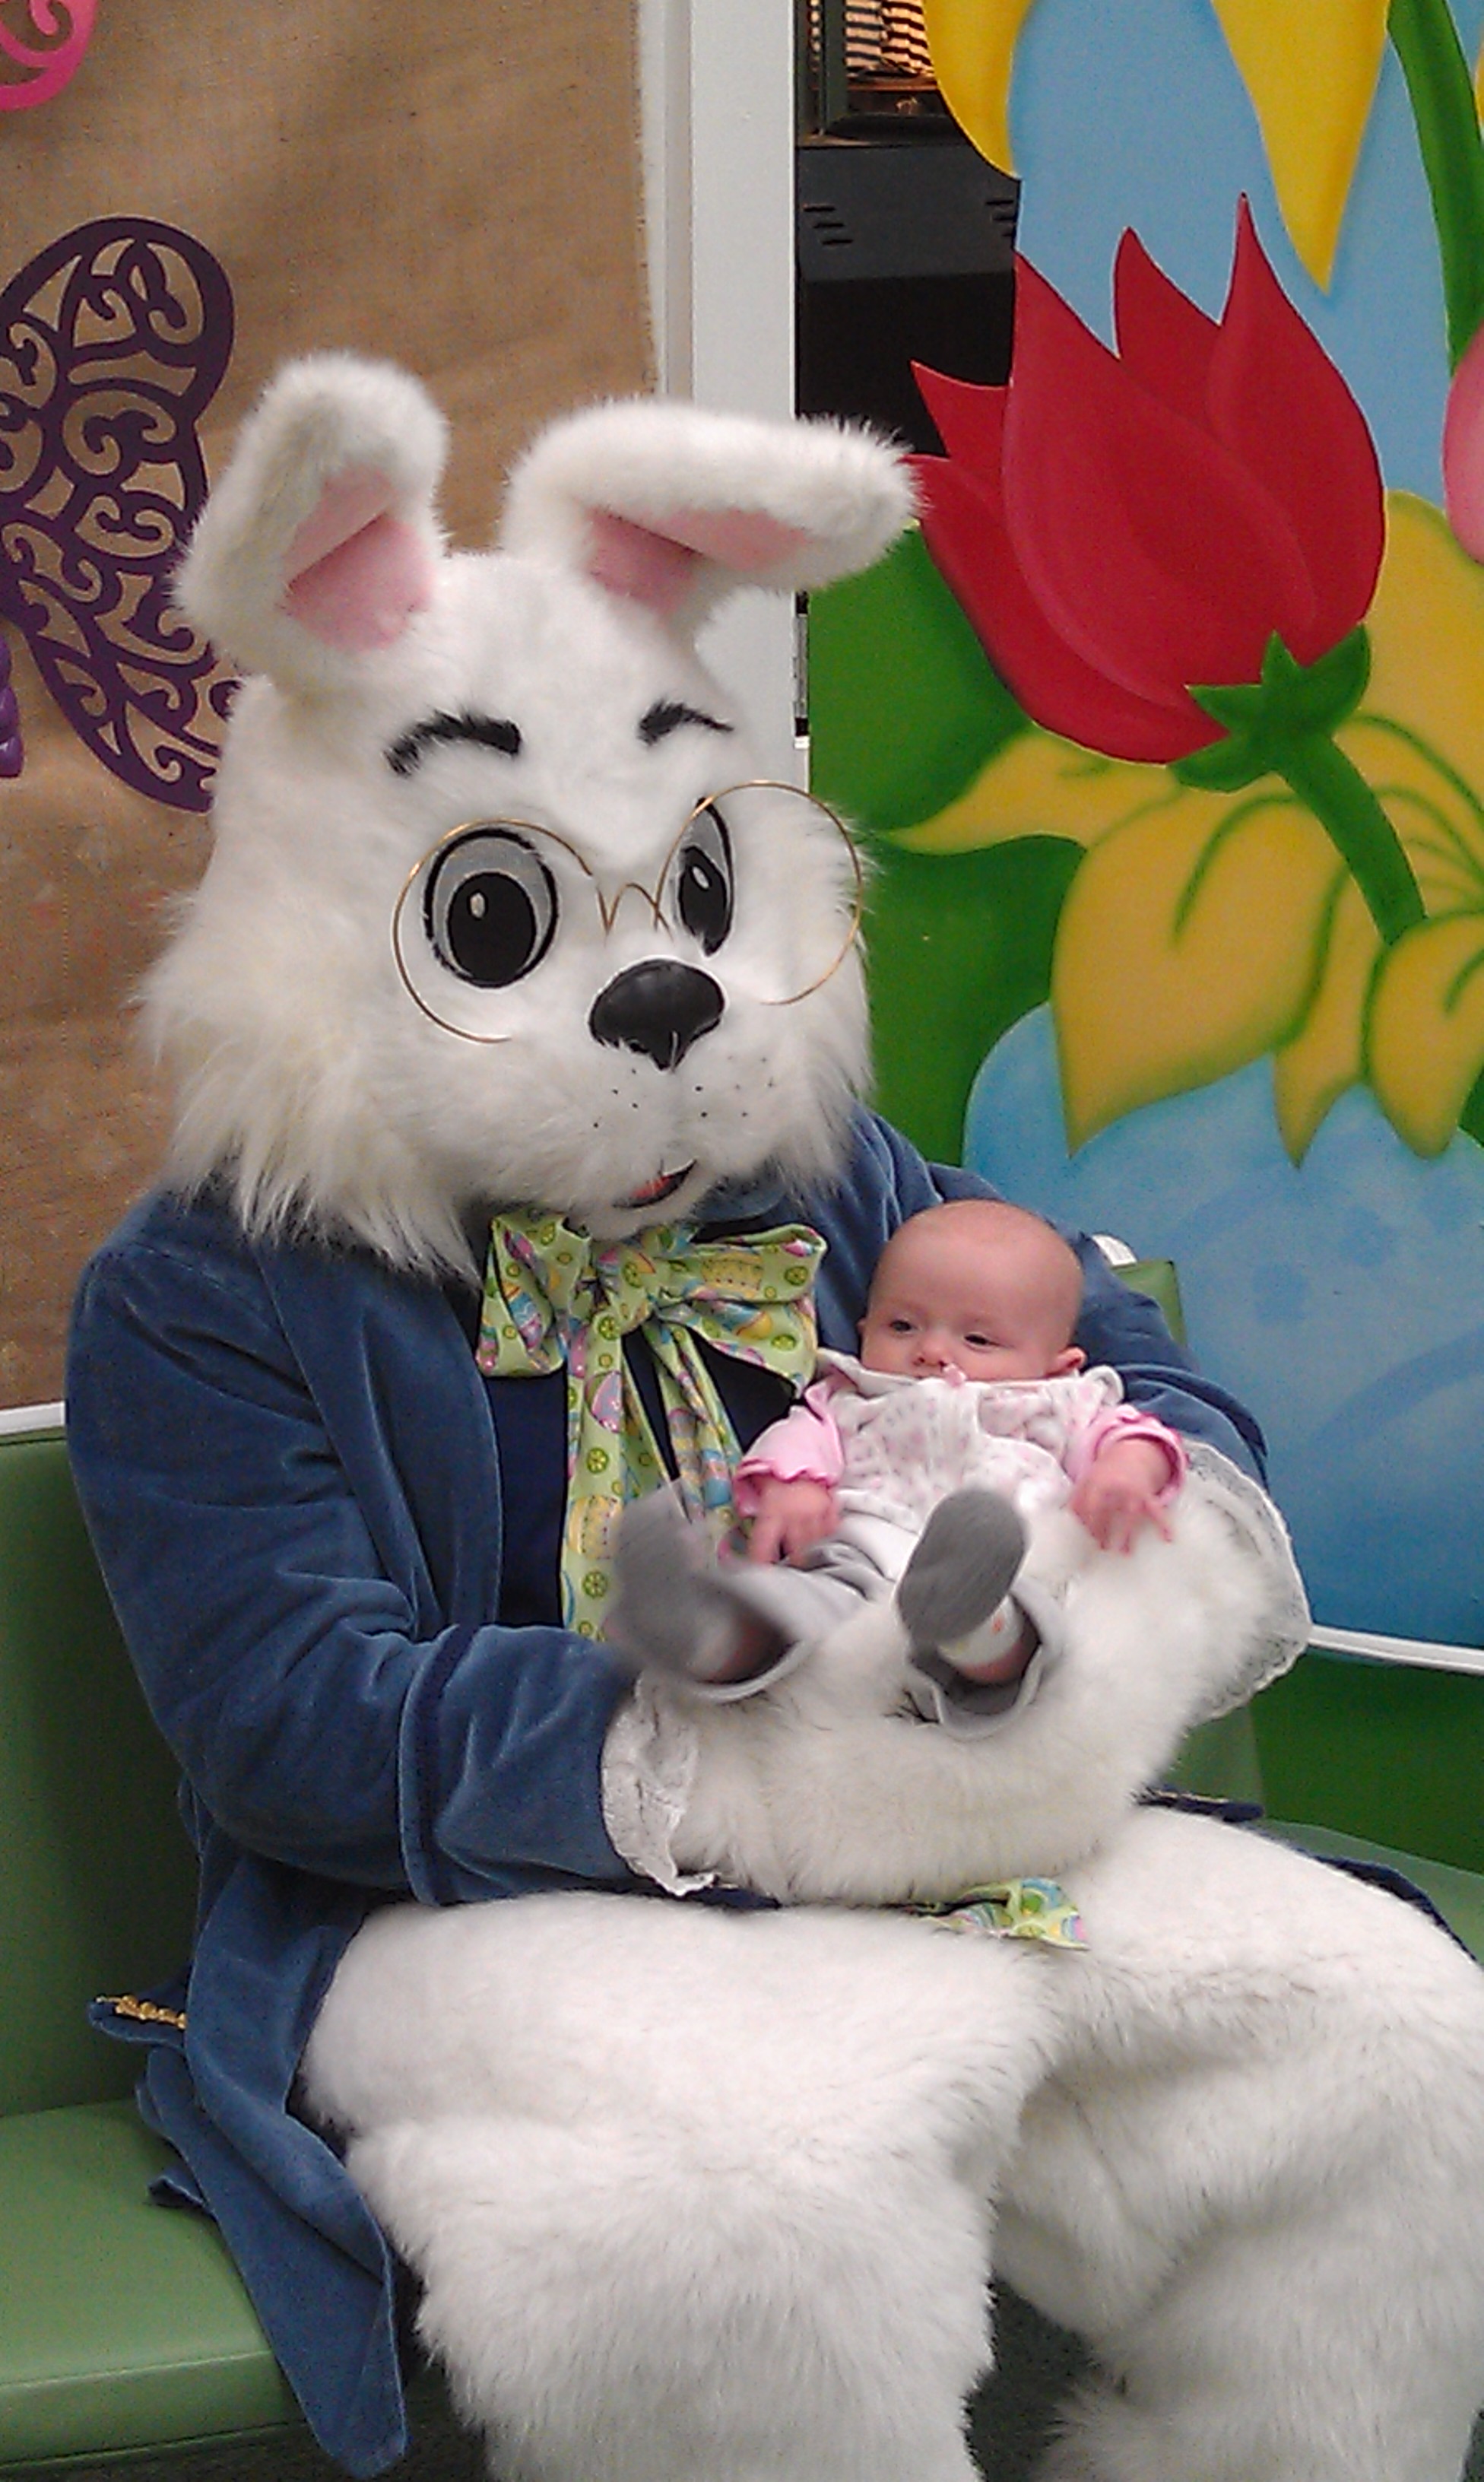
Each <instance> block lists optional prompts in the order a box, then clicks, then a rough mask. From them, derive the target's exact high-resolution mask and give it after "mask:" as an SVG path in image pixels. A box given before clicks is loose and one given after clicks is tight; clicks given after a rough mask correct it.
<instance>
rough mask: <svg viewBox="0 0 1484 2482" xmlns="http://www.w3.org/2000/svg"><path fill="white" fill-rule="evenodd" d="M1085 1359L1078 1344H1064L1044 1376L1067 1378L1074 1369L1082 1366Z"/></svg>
mask: <svg viewBox="0 0 1484 2482" xmlns="http://www.w3.org/2000/svg"><path fill="white" fill-rule="evenodd" d="M1086 1360H1087V1356H1086V1355H1085V1353H1084V1352H1083V1351H1082V1348H1081V1346H1080V1344H1069V1345H1065V1346H1064V1347H1063V1348H1062V1350H1061V1352H1060V1353H1058V1354H1057V1356H1056V1359H1055V1360H1054V1362H1053V1363H1052V1366H1051V1368H1050V1370H1049V1371H1048V1372H1047V1374H1046V1376H1047V1378H1048V1379H1069V1378H1070V1377H1071V1375H1072V1373H1073V1371H1074V1370H1080V1369H1081V1368H1082V1365H1083V1364H1084V1362H1085V1361H1086Z"/></svg>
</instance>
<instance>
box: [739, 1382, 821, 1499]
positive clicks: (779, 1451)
mask: <svg viewBox="0 0 1484 2482" xmlns="http://www.w3.org/2000/svg"><path fill="white" fill-rule="evenodd" d="M830 1392H831V1391H830V1389H829V1387H828V1386H826V1385H825V1384H824V1382H823V1381H822V1380H816V1382H815V1384H814V1386H812V1387H806V1388H805V1390H804V1392H803V1395H802V1396H801V1397H800V1398H799V1401H798V1403H797V1404H796V1405H795V1406H794V1409H793V1411H792V1412H791V1413H785V1415H784V1417H783V1419H782V1421H781V1422H773V1423H770V1424H769V1426H768V1429H767V1430H766V1431H764V1432H763V1433H762V1434H761V1435H760V1437H759V1438H757V1439H754V1440H753V1443H752V1445H751V1447H750V1448H749V1449H748V1450H747V1453H746V1455H745V1456H744V1457H743V1459H742V1463H741V1465H739V1466H738V1468H737V1473H736V1477H735V1479H734V1482H733V1497H734V1498H735V1500H736V1502H737V1513H738V1515H739V1517H755V1516H756V1515H757V1510H758V1500H759V1494H760V1489H761V1486H762V1485H763V1484H764V1483H766V1482H799V1481H806V1482H820V1483H823V1484H824V1485H825V1487H826V1488H827V1489H830V1490H833V1488H834V1486H835V1484H836V1483H837V1482H838V1481H839V1480H840V1472H841V1467H842V1466H843V1465H844V1464H845V1452H844V1450H843V1448H842V1446H841V1441H840V1426H839V1424H838V1423H837V1422H836V1420H835V1416H834V1414H833V1413H831V1412H830V1410H829V1400H830Z"/></svg>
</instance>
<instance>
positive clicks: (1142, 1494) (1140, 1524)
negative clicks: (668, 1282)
mask: <svg viewBox="0 0 1484 2482" xmlns="http://www.w3.org/2000/svg"><path fill="white" fill-rule="evenodd" d="M1169 1478H1170V1461H1169V1458H1168V1457H1167V1456H1166V1455H1165V1453H1164V1450H1163V1449H1162V1448H1161V1447H1160V1446H1159V1444H1158V1442H1157V1441H1155V1440H1154V1439H1115V1440H1114V1441H1113V1442H1112V1444H1111V1445H1110V1446H1108V1447H1106V1448H1105V1449H1104V1451H1103V1453H1102V1455H1101V1456H1100V1457H1097V1458H1095V1459H1094V1461H1093V1463H1092V1465H1091V1466H1090V1467H1089V1469H1088V1471H1087V1472H1086V1473H1084V1474H1083V1476H1082V1478H1081V1481H1080V1483H1079V1484H1078V1486H1077V1489H1076V1490H1075V1491H1074V1492H1073V1493H1072V1500H1071V1507H1072V1514H1073V1516H1074V1517H1080V1518H1081V1521H1082V1523H1083V1524H1084V1525H1085V1526H1086V1528H1087V1531H1088V1533H1089V1534H1090V1535H1091V1536H1092V1539H1093V1541H1094V1543H1096V1544H1098V1545H1100V1546H1101V1548H1102V1549H1103V1550H1105V1551H1132V1550H1133V1545H1134V1544H1135V1543H1136V1542H1137V1541H1138V1538H1139V1536H1140V1535H1141V1534H1142V1532H1143V1530H1144V1528H1145V1526H1146V1525H1153V1526H1154V1527H1155V1528H1156V1530H1157V1531H1158V1532H1159V1533H1160V1534H1162V1535H1163V1537H1164V1539H1165V1541H1166V1543H1167V1542H1168V1541H1169V1539H1170V1524H1169V1518H1168V1517H1167V1516H1166V1514H1165V1511H1164V1509H1163V1508H1162V1507H1161V1506H1160V1503H1159V1494H1160V1492H1162V1491H1163V1490H1164V1488H1165V1485H1166V1484H1167V1483H1168V1481H1169Z"/></svg>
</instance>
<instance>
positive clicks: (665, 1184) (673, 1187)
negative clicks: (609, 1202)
mask: <svg viewBox="0 0 1484 2482" xmlns="http://www.w3.org/2000/svg"><path fill="white" fill-rule="evenodd" d="M694 1170H695V1166H694V1164H693V1163H688V1164H682V1165H681V1167H680V1170H679V1171H678V1172H662V1173H657V1174H656V1175H655V1177H654V1179H653V1180H648V1181H646V1182H645V1183H644V1186H643V1188H642V1189H637V1190H636V1191H635V1192H634V1195H633V1197H632V1198H621V1199H620V1200H619V1201H618V1204H619V1207H620V1208H621V1209H622V1210H623V1211H624V1212H625V1213H627V1211H628V1209H629V1208H630V1207H631V1206H663V1205H664V1201H665V1200H666V1199H667V1198H673V1197H674V1195H675V1193H676V1191H677V1190H679V1189H684V1187H685V1185H686V1183H687V1181H688V1180H689V1179H690V1175H691V1174H692V1173H693V1172H694Z"/></svg>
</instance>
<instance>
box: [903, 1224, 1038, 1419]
mask: <svg viewBox="0 0 1484 2482" xmlns="http://www.w3.org/2000/svg"><path fill="white" fill-rule="evenodd" d="M861 1360H862V1361H863V1362H864V1364H865V1366H866V1368H867V1369H868V1370H882V1371H889V1372H891V1373H892V1374H894V1375H895V1376H896V1377H898V1378H902V1379H936V1378H942V1377H943V1376H944V1375H945V1374H946V1373H947V1372H949V1371H950V1370H956V1371H958V1372H960V1373H961V1374H962V1376H963V1377H964V1378H965V1379H1049V1378H1059V1377H1060V1376H1062V1375H1063V1374H1064V1373H1065V1372H1067V1371H1069V1370H1076V1369H1077V1368H1079V1367H1080V1363H1081V1360H1082V1356H1081V1354H1080V1352H1079V1351H1078V1350H1077V1349H1076V1347H1075V1346H1071V1345H1068V1344H1067V1342H1066V1340H1065V1336H1064V1333H1062V1332H1061V1322H1060V1317H1059V1314H1058V1312H1057V1309H1056V1307H1055V1305H1054V1304H1051V1303H1048V1300H1047V1298H1046V1293H1045V1288H1044V1284H1043V1281H1042V1270H1041V1267H1040V1264H1039V1261H1038V1256H1037V1253H1036V1252H1035V1251H1034V1249H1033V1248H1027V1247H1024V1246H1023V1245H1022V1243H1021V1240H1020V1239H1019V1237H1018V1236H1017V1237H1016V1238H1015V1239H1013V1240H1009V1241H1006V1242H1005V1243H1004V1244H1003V1245H1000V1244H996V1245H995V1246H993V1247H991V1248H986V1247H985V1245H984V1243H983V1241H982V1239H981V1238H979V1237H977V1236H976V1235H974V1236H971V1235H970V1234H967V1233H965V1232H964V1231H962V1230H957V1229H955V1228H953V1227H952V1226H951V1224H943V1225H940V1224H938V1222H937V1221H936V1219H934V1218H930V1217H929V1218H927V1219H925V1220H924V1223H923V1224H922V1225H921V1226H918V1225H906V1226H904V1227H903V1228H902V1229H901V1230H900V1231H899V1232H898V1234H897V1236H896V1238H895V1240H894V1241H893V1242H892V1244H891V1246H890V1248H889V1249H888V1250H887V1251H886V1253H885V1254H884V1255H883V1257H882V1259H881V1263H880V1265H879V1267H878V1268H877V1270H876V1279H875V1282H874V1283H873V1284H872V1290H871V1299H870V1302H869V1303H868V1305H867V1308H866V1316H865V1318H864V1319H863V1320H862V1322H861Z"/></svg>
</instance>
